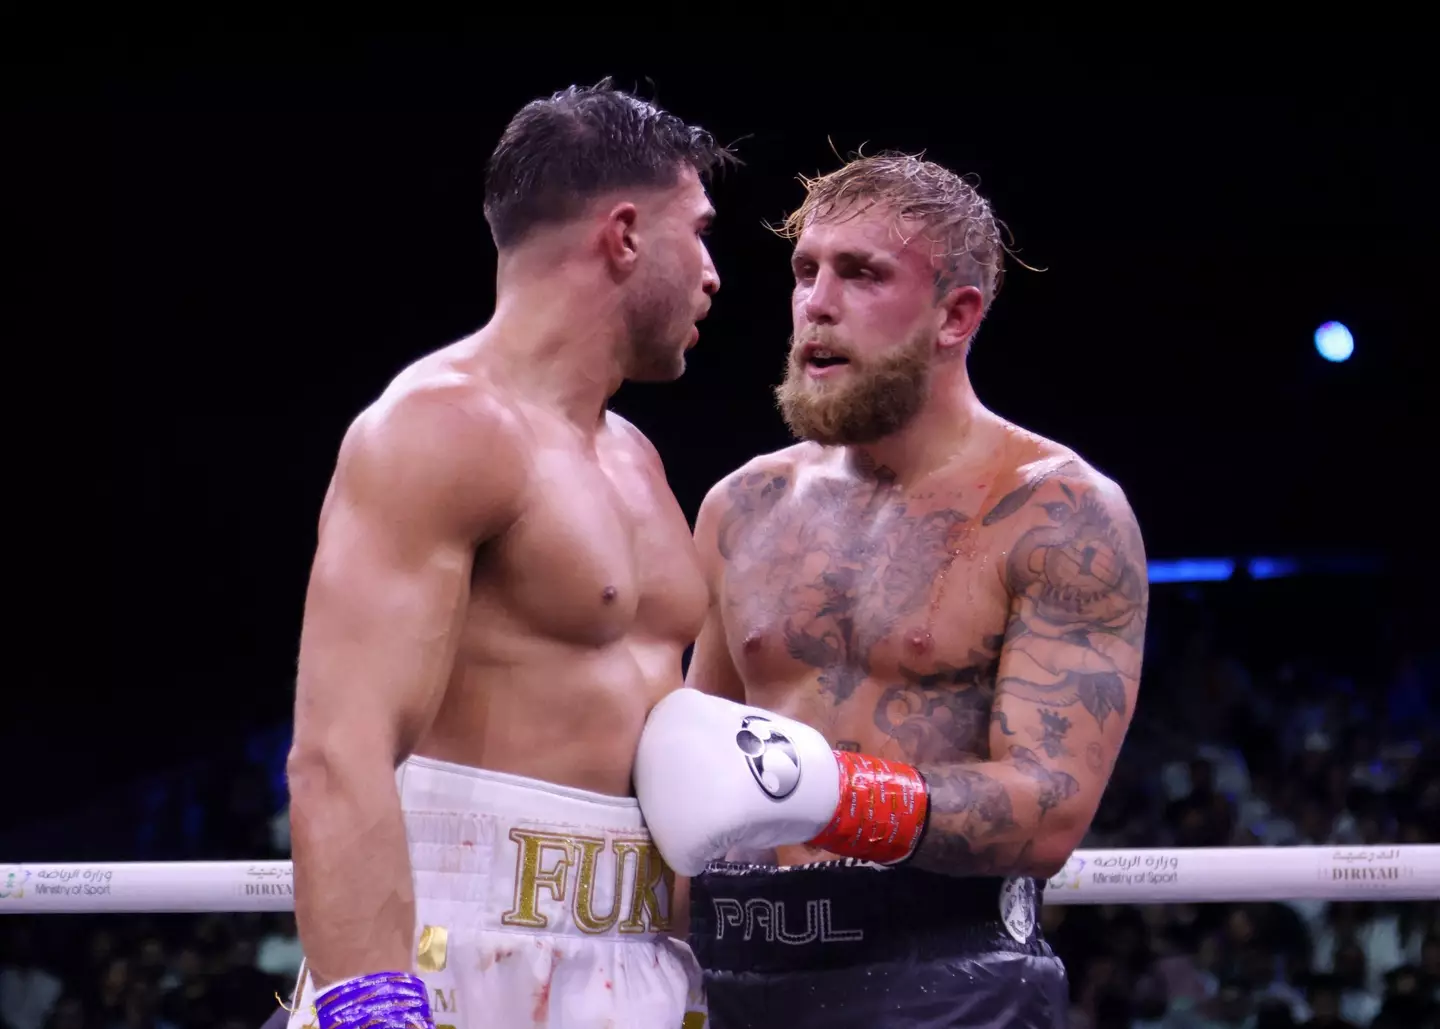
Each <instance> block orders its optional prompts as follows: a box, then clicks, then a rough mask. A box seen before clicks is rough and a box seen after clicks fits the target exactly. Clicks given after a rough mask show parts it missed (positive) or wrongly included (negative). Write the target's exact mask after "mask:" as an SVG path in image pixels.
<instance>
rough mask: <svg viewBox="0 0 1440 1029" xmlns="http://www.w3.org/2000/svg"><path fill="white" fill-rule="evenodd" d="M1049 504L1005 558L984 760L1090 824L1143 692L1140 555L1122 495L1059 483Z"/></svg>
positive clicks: (1144, 589)
mask: <svg viewBox="0 0 1440 1029" xmlns="http://www.w3.org/2000/svg"><path fill="white" fill-rule="evenodd" d="M1046 499H1048V501H1049V502H1047V503H1039V504H1037V505H1036V507H1037V508H1038V510H1039V512H1042V513H1043V514H1042V517H1041V518H1040V519H1038V520H1037V522H1036V523H1035V524H1033V525H1031V526H1030V528H1029V529H1028V530H1027V531H1026V532H1024V533H1023V534H1022V535H1021V537H1020V538H1019V540H1017V541H1016V543H1015V545H1014V546H1013V547H1012V549H1011V550H1010V552H1009V554H1008V555H1007V567H1006V578H1007V588H1008V589H1009V591H1010V609H1009V617H1008V624H1007V628H1006V634H1005V642H1004V645H1003V648H1002V650H1001V656H1000V666H999V670H998V676H997V682H996V694H995V705H994V709H993V717H992V722H991V730H990V741H991V753H992V755H993V756H994V757H995V758H997V759H1006V758H1008V759H1009V760H1011V761H1014V762H1016V763H1017V764H1018V765H1019V766H1020V767H1022V769H1028V770H1029V771H1030V773H1031V774H1032V775H1033V776H1034V777H1036V778H1037V779H1041V780H1042V781H1043V782H1045V783H1046V784H1047V787H1051V788H1053V792H1054V793H1055V795H1056V802H1057V805H1058V803H1059V802H1061V801H1064V800H1067V799H1069V798H1074V800H1073V803H1071V804H1069V805H1067V807H1068V809H1069V810H1071V811H1072V812H1074V813H1075V814H1076V815H1077V816H1078V817H1080V818H1082V819H1083V820H1084V821H1085V822H1086V823H1087V824H1088V821H1089V819H1090V818H1091V817H1093V815H1094V812H1095V809H1096V808H1097V807H1098V805H1099V803H1100V797H1101V794H1103V793H1104V790H1105V786H1106V784H1107V783H1108V781H1109V778H1110V771H1111V769H1112V768H1113V766H1114V763H1115V759H1116V757H1117V756H1118V754H1119V751H1120V746H1121V743H1122V742H1123V740H1124V738H1125V733H1126V731H1127V730H1128V728H1129V725H1130V721H1131V718H1132V717H1133V715H1134V710H1135V702H1136V699H1137V697H1138V694H1139V688H1140V671H1141V664H1142V659H1143V651H1144V636H1145V622H1146V616H1147V610H1148V599H1149V598H1148V594H1149V584H1148V578H1147V575H1146V571H1145V553H1144V546H1143V543H1142V541H1141V537H1140V531H1139V528H1138V526H1136V524H1135V520H1134V516H1133V514H1132V513H1131V512H1130V509H1129V507H1128V505H1127V504H1126V503H1125V501H1124V498H1123V496H1121V495H1119V493H1118V491H1116V490H1113V489H1111V490H1108V491H1104V490H1101V489H1098V488H1090V487H1087V486H1085V485H1084V484H1081V483H1071V484H1069V485H1066V484H1065V483H1063V482H1057V483H1056V484H1055V486H1054V495H1053V496H1051V497H1049V498H1046ZM1047 776H1048V778H1047Z"/></svg>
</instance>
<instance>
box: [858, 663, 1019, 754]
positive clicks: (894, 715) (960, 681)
mask: <svg viewBox="0 0 1440 1029" xmlns="http://www.w3.org/2000/svg"><path fill="white" fill-rule="evenodd" d="M1000 643H1001V637H999V636H991V637H987V638H986V639H985V640H984V641H983V644H982V645H983V646H985V647H986V648H987V650H986V651H979V650H972V651H970V654H969V662H968V663H967V664H966V665H965V667H963V668H956V667H954V666H952V665H947V664H944V663H941V664H938V665H937V667H936V670H935V671H934V672H930V673H926V674H922V673H920V672H915V671H912V670H910V669H909V668H906V667H904V666H903V665H902V666H901V667H900V674H901V676H902V677H903V678H904V680H905V682H904V683H903V684H901V685H896V686H890V687H889V688H887V689H886V690H885V692H884V693H882V694H881V696H880V702H879V703H878V704H877V705H876V707H875V716H874V721H875V727H876V728H877V729H879V730H880V731H881V732H883V733H885V735H887V736H889V737H890V738H891V739H893V740H894V741H895V742H896V743H898V744H899V745H900V747H901V749H902V750H903V751H904V753H905V756H906V759H907V760H909V761H910V762H911V763H912V764H930V763H932V762H938V761H957V760H966V759H969V760H975V759H977V758H978V759H980V760H984V759H985V758H987V757H989V755H990V747H989V725H990V721H991V719H992V717H993V715H992V705H993V703H994V699H995V675H996V672H997V670H998V667H999V662H1000V654H999V651H1000ZM1007 728H1008V727H1007Z"/></svg>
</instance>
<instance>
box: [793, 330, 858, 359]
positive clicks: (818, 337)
mask: <svg viewBox="0 0 1440 1029" xmlns="http://www.w3.org/2000/svg"><path fill="white" fill-rule="evenodd" d="M811 344H814V345H815V346H817V347H824V348H825V349H826V350H829V351H832V352H833V353H835V354H836V355H837V356H839V357H846V358H848V357H850V352H849V350H848V349H847V348H846V347H845V346H844V344H842V343H840V342H839V340H837V339H836V337H835V333H834V332H832V331H831V330H829V329H825V328H818V329H809V330H807V331H806V332H803V333H801V334H800V335H798V336H791V337H790V356H791V357H794V358H799V356H800V351H801V350H803V349H804V348H805V347H807V346H809V345H811Z"/></svg>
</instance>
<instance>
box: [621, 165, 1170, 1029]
mask: <svg viewBox="0 0 1440 1029" xmlns="http://www.w3.org/2000/svg"><path fill="white" fill-rule="evenodd" d="M807 187H808V196H807V199H806V201H805V203H804V204H803V205H802V206H801V207H800V209H799V210H797V211H796V212H795V213H794V215H792V216H791V218H790V219H789V220H788V222H787V229H788V230H789V231H788V232H787V233H786V235H787V236H789V237H790V238H794V239H795V240H796V245H795V249H794V254H793V257H792V264H793V268H794V276H795V290H794V297H793V301H792V311H793V318H794V335H793V338H792V340H791V345H790V352H789V359H788V366H787V369H786V375H785V379H784V382H783V384H782V385H781V386H780V387H779V388H778V390H777V396H778V400H779V403H780V408H781V410H782V412H783V414H784V417H785V419H786V421H787V423H788V424H789V426H790V428H791V430H792V431H793V432H794V433H795V435H796V436H798V437H800V438H801V439H802V440H803V442H800V443H799V444H797V445H795V446H792V447H790V448H788V449H785V450H781V451H779V452H777V453H773V454H767V455H765V456H762V457H758V458H756V459H754V460H753V461H751V462H750V463H749V464H747V465H745V466H744V467H742V468H740V469H739V470H738V471H736V472H734V473H733V474H731V475H730V476H729V477H728V478H726V479H725V480H723V481H722V482H721V483H719V484H718V485H717V486H716V487H715V488H714V489H713V490H712V491H711V492H710V493H709V495H708V496H707V497H706V499H705V501H704V503H703V505H702V507H701V510H700V513H699V517H698V519H697V524H696V539H697V543H698V546H699V549H700V553H701V560H702V562H703V563H704V564H705V569H706V574H707V577H708V579H709V582H710V589H711V595H712V607H711V610H710V616H709V620H708V621H707V622H706V625H705V628H704V630H703V632H702V633H701V635H700V638H699V640H698V641H697V643H696V647H695V653H694V655H693V658H692V662H691V665H690V670H689V674H688V684H689V685H690V686H692V687H694V688H693V689H685V690H681V691H678V692H676V693H674V694H672V695H670V696H669V697H667V698H665V699H664V700H663V701H661V703H660V704H659V705H657V707H656V708H655V710H654V711H653V712H652V713H651V716H650V719H649V722H648V724H647V727H646V730H645V733H644V735H643V737H642V740H641V746H640V753H639V755H638V758H637V765H636V790H637V796H638V797H639V799H640V803H641V807H642V808H643V810H644V811H645V814H646V818H647V820H648V822H649V825H650V829H651V832H652V833H653V835H654V838H655V842H656V845H657V846H658V847H659V848H660V851H661V853H662V854H664V856H665V857H666V859H667V860H668V861H669V862H670V864H671V867H673V868H674V869H675V870H676V872H677V873H679V874H681V875H694V876H697V877H696V878H695V879H694V880H693V881H692V882H691V884H690V888H691V891H692V904H691V918H692V922H691V935H690V940H691V944H692V946H693V947H694V948H695V953H696V956H697V957H698V958H699V960H700V963H701V965H702V966H703V967H704V970H705V984H706V992H707V1003H708V1005H709V1010H710V1019H711V1024H712V1025H713V1027H714V1029H740V1027H747V1029H760V1027H764V1029H771V1027H774V1029H782V1027H783V1029H804V1027H810V1026H815V1027H820V1026H824V1027H826V1029H844V1027H852V1026H853V1027H861V1026H865V1027H871V1026H880V1025H884V1026H886V1027H889V1029H904V1027H908V1026H925V1027H927V1029H929V1027H935V1029H939V1027H941V1026H954V1027H965V1029H981V1027H984V1029H1042V1027H1043V1029H1057V1027H1060V1026H1063V1025H1064V1024H1065V1022H1066V1011H1067V1008H1068V1004H1069V1002H1068V996H1067V986H1066V980H1065V971H1064V968H1063V967H1062V965H1061V963H1060V961H1059V959H1058V958H1056V957H1055V956H1054V954H1053V953H1052V951H1051V950H1050V948H1049V946H1048V945H1047V944H1046V942H1045V941H1044V940H1043V938H1042V937H1041V933H1040V929H1039V925H1040V919H1039V904H1040V901H1039V895H1040V890H1041V889H1042V888H1043V884H1044V881H1045V880H1046V879H1048V878H1049V877H1050V876H1051V875H1053V874H1054V873H1056V872H1057V871H1059V869H1060V868H1061V867H1062V866H1063V865H1064V863H1065V862H1066V860H1067V859H1068V857H1069V856H1070V853H1071V851H1072V850H1073V849H1074V848H1075V847H1076V845H1077V844H1078V843H1079V842H1080V840H1081V838H1082V836H1083V835H1084V834H1085V832H1086V830H1087V828H1088V826H1089V824H1090V821H1091V819H1092V818H1093V817H1094V814H1095V810H1096V807H1097V805H1098V804H1099V802H1100V797H1101V794H1102V793H1103V792H1104V790H1105V786H1106V783H1107V782H1108V780H1109V776H1110V772H1111V768H1112V766H1113V764H1114V762H1115V758H1116V755H1117V753H1118V751H1119V749H1120V746H1121V741H1122V740H1123V738H1124V736H1125V732H1126V730H1127V728H1128V726H1129V723H1130V719H1131V716H1132V713H1133V711H1134V707H1135V699H1136V693H1137V688H1138V685H1139V679H1140V666H1141V653H1142V647H1143V639H1144V631H1145V618H1146V608H1147V593H1148V580H1147V576H1146V568H1145V556H1144V552H1143V546H1142V542H1141V537H1140V532H1139V529H1138V528H1137V526H1136V523H1135V519H1134V517H1133V515H1132V514H1131V511H1130V508H1129V505H1128V504H1127V502H1126V499H1125V496H1124V495H1123V493H1122V492H1121V490H1120V488H1119V487H1118V486H1116V485H1115V484H1114V483H1113V482H1111V481H1110V480H1108V479H1106V478H1105V477H1104V476H1103V475H1101V474H1100V473H1098V472H1097V471H1096V470H1095V469H1093V468H1091V467H1090V466H1089V465H1088V464H1086V463H1085V461H1084V460H1082V459H1081V458H1080V457H1079V456H1077V455H1076V454H1075V453H1074V452H1073V451H1071V450H1069V449H1067V448H1066V447H1064V446H1061V445H1059V444H1057V443H1053V442H1051V441H1049V440H1046V439H1042V438H1040V437H1039V436H1037V435H1035V434H1034V433H1031V432H1027V431H1025V430H1023V429H1021V428H1019V427H1017V426H1015V425H1012V424H1010V423H1009V422H1007V421H1005V420H1004V419H1002V418H1000V417H999V416H997V415H995V414H993V413H992V412H990V411H988V410H986V408H985V407H984V406H982V405H981V403H980V402H979V400H978V399H977V398H976V395H975V392H974V391H973V389H972V387H971V384H970V381H969V378H968V375H967V373H966V354H967V351H968V348H969V346H970V343H971V340H972V339H973V338H974V336H975V332H976V330H977V329H978V328H979V326H980V322H981V319H982V318H983V317H984V315H985V313H986V312H987V310H988V308H989V306H990V303H991V301H992V299H993V298H994V295H995V292H996V289H997V287H998V285H999V282H1000V277H1001V271H1002V256H1003V246H1002V243H1001V239H1000V234H999V230H998V228H997V225H996V222H995V219H994V217H993V215H992V213H991V210H990V207H989V204H988V203H987V202H986V201H985V200H984V199H983V198H982V197H980V196H979V195H978V194H977V193H976V191H975V190H974V189H973V188H972V187H971V186H970V185H968V184H967V183H965V182H964V181H962V180H961V179H960V178H958V177H957V176H955V175H954V174H952V173H951V172H949V171H947V170H945V169H944V168H941V167H939V166H937V165H936V164H933V163H930V162H925V161H921V160H919V159H915V158H911V157H907V156H903V155H882V156H879V157H874V158H865V159H861V160H856V161H854V162H853V163H850V164H847V165H846V166H845V167H843V168H841V169H840V170H838V171H836V172H834V173H832V174H830V175H827V176H825V177H823V178H820V179H817V180H815V181H811V182H809V183H807ZM772 848H773V849H772ZM727 858H728V860H724V859H727ZM712 862H713V863H712ZM707 866H708V867H707Z"/></svg>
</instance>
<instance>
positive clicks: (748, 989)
mask: <svg viewBox="0 0 1440 1029" xmlns="http://www.w3.org/2000/svg"><path fill="white" fill-rule="evenodd" d="M690 889H691V894H690V897H691V914H690V945H691V947H692V949H693V950H694V952H695V956H696V958H697V959H698V960H699V962H700V966H701V968H702V969H703V970H704V977H705V992H706V1001H707V1004H708V1007H709V1018H710V1021H709V1022H708V1023H707V1029H811V1027H814V1029H820V1027H824V1029H862V1027H863V1029H876V1027H880V1026H884V1027H885V1029H1064V1027H1065V1026H1066V1025H1067V1023H1068V1011H1069V1006H1070V994H1069V986H1068V983H1067V981H1066V977H1065V967H1064V965H1063V964H1062V963H1061V961H1060V959H1059V958H1058V957H1056V956H1055V953H1054V952H1053V951H1052V950H1051V949H1050V945H1049V944H1048V943H1046V942H1045V939H1044V937H1043V936H1042V934H1041V931H1040V895H1041V885H1040V884H1038V883H1037V882H1036V881H1035V880H1034V879H1028V878H1026V879H965V878H956V877H951V876H944V875H936V874H933V873H930V872H923V871H920V870H918V869H913V868H905V867H900V868H883V867H880V866H877V865H873V864H868V863H863V862H856V861H837V862H828V863H825V864H819V865H807V866H801V867H794V868H775V867H773V866H767V865H741V864H733V863H729V862H716V863H714V864H712V865H711V866H710V867H709V868H708V869H707V870H706V871H705V872H704V873H702V874H701V875H700V876H697V877H696V878H695V879H693V880H691V886H690Z"/></svg>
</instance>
